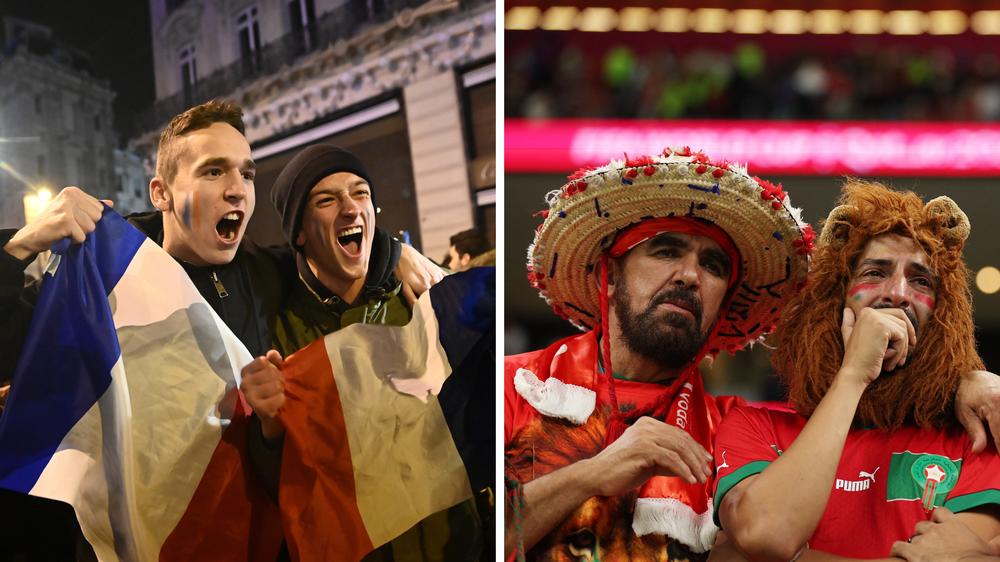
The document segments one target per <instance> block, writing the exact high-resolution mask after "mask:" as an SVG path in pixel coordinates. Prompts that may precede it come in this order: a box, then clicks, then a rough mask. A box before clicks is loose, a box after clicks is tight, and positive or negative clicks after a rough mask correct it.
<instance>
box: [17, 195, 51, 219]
mask: <svg viewBox="0 0 1000 562" xmlns="http://www.w3.org/2000/svg"><path fill="white" fill-rule="evenodd" d="M51 202H52V192H51V191H49V189H48V188H45V187H42V188H39V189H37V190H35V191H34V192H29V193H25V194H24V223H25V224H28V223H30V222H32V221H33V220H35V219H36V218H37V217H38V215H40V214H42V211H44V210H45V208H46V207H48V206H49V203H51Z"/></svg>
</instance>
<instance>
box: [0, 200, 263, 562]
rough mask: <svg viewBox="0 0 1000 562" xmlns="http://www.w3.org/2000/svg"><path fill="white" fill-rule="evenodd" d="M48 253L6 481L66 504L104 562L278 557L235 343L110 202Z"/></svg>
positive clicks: (4, 428)
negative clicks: (78, 237) (70, 242)
mask: <svg viewBox="0 0 1000 562" xmlns="http://www.w3.org/2000/svg"><path fill="white" fill-rule="evenodd" d="M54 259H56V260H58V266H57V267H51V264H50V267H49V272H50V273H46V276H45V279H44V281H43V285H42V289H41V293H40V295H39V299H38V303H37V305H36V308H35V311H34V314H33V317H32V324H31V327H30V330H29V333H28V336H27V339H26V343H25V345H24V347H23V349H22V353H21V360H20V363H19V365H18V368H17V370H16V372H15V374H14V378H13V382H12V390H11V393H10V395H9V397H8V400H7V405H6V409H5V412H4V414H3V417H2V419H0V486H2V487H4V488H7V489H10V490H13V491H17V492H22V493H27V494H32V495H36V496H41V497H45V498H51V499H55V500H61V501H64V502H67V503H69V504H70V505H72V506H73V508H74V510H75V511H76V514H77V518H78V520H79V521H80V526H81V529H82V530H83V533H84V536H85V537H86V539H87V540H88V541H89V542H90V544H91V545H92V546H93V548H94V551H95V553H96V554H97V556H98V558H99V559H100V560H101V561H103V562H107V561H118V560H121V561H132V560H135V561H139V560H142V561H146V560H161V561H174V560H177V561H181V560H223V561H246V560H267V561H268V562H273V560H274V559H275V558H276V554H277V548H278V546H279V544H280V523H279V521H278V519H277V510H276V508H275V507H274V506H273V504H271V503H270V502H269V501H268V500H267V499H266V497H265V496H264V494H263V492H262V490H260V489H259V487H257V486H254V485H251V483H250V480H249V479H250V478H251V476H250V475H249V473H248V472H247V470H246V467H248V466H249V465H248V464H247V463H246V462H245V455H246V453H245V451H246V447H245V445H246V434H247V430H246V419H247V416H248V414H249V408H248V407H247V405H246V403H245V402H244V401H243V399H242V397H241V396H240V394H239V392H238V390H237V389H238V386H239V372H240V368H241V367H242V366H243V365H245V364H246V363H248V362H249V361H250V360H251V358H250V355H249V353H248V352H247V351H246V349H245V348H244V346H243V345H242V344H241V343H240V341H239V340H238V339H237V338H236V337H235V336H234V335H233V334H232V333H231V332H230V330H229V329H228V328H227V327H226V325H225V324H224V323H223V322H222V320H221V319H220V318H219V317H218V316H217V315H216V314H215V312H214V311H213V310H212V309H211V307H210V306H209V305H208V304H207V303H205V301H204V300H203V299H202V297H201V295H199V294H198V291H197V289H195V287H194V285H192V284H191V282H190V280H189V279H188V277H187V275H186V274H185V272H184V270H183V269H182V268H181V267H180V265H178V264H177V263H176V262H175V261H174V259H173V258H171V257H170V256H169V255H168V254H167V253H166V252H164V251H163V250H162V249H161V248H160V247H159V246H157V245H156V244H155V243H153V242H152V241H150V240H148V239H147V238H146V237H145V236H144V235H142V234H141V233H140V232H139V231H138V230H136V229H135V228H133V227H132V226H131V225H129V224H128V223H127V222H125V220H124V219H122V218H121V217H120V216H119V215H117V214H115V213H114V212H112V211H110V210H105V214H104V217H103V218H102V220H101V221H100V222H99V223H98V226H97V229H96V231H95V232H94V233H93V234H91V235H90V236H89V237H88V238H87V241H86V242H85V243H84V244H82V245H78V246H72V247H70V248H69V249H68V250H67V251H66V252H65V253H63V254H62V255H59V256H57V257H56V258H54ZM53 270H54V273H51V272H52V271H53Z"/></svg>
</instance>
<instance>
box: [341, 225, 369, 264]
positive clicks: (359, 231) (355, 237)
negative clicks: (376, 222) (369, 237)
mask: <svg viewBox="0 0 1000 562" xmlns="http://www.w3.org/2000/svg"><path fill="white" fill-rule="evenodd" d="M363 239H364V229H363V228H362V227H361V226H357V225H355V226H349V227H347V228H342V229H340V230H338V231H337V243H338V244H340V247H341V248H343V249H344V252H346V253H347V255H349V256H351V257H357V256H360V255H361V241H362V240H363Z"/></svg>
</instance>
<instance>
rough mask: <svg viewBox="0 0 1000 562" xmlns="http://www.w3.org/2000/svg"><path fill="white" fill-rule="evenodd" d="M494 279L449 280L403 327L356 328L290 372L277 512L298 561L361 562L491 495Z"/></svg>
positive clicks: (293, 362)
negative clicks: (431, 520)
mask: <svg viewBox="0 0 1000 562" xmlns="http://www.w3.org/2000/svg"><path fill="white" fill-rule="evenodd" d="M495 279H496V273H495V269H493V268H476V269H473V270H470V271H469V272H465V273H462V274H456V275H451V276H449V277H447V278H445V280H443V281H442V282H440V283H438V284H437V285H435V286H434V287H433V288H432V289H431V290H430V291H428V292H427V293H425V294H424V295H423V296H421V298H420V299H419V300H418V301H417V303H416V305H415V306H414V309H413V317H412V319H411V321H410V322H409V323H408V324H407V325H406V326H400V327H396V326H382V325H366V324H355V325H351V326H348V327H346V328H344V329H342V330H340V331H338V332H335V333H333V334H330V335H328V336H326V337H325V338H323V339H320V340H317V341H316V342H313V343H312V344H311V345H309V346H307V347H306V348H304V349H302V350H301V351H299V352H297V353H295V354H294V355H292V356H290V357H289V358H288V359H287V360H286V362H285V366H284V367H283V369H282V370H283V372H284V374H285V378H286V386H285V392H286V399H287V401H286V403H285V406H284V408H283V410H282V414H281V416H282V421H283V422H284V424H285V427H286V429H287V433H286V435H285V445H284V453H283V457H282V468H281V484H280V489H279V504H280V506H281V511H282V519H283V521H284V523H285V536H286V539H287V541H288V546H289V552H290V554H291V555H292V559H293V560H297V561H309V560H358V559H360V558H361V557H363V556H364V555H365V554H366V553H368V552H370V551H371V550H373V549H374V548H376V547H378V546H380V545H382V544H384V543H386V542H388V541H390V540H392V539H394V538H395V537H397V536H399V535H400V534H402V533H403V532H405V531H406V530H407V529H409V528H410V527H412V526H413V525H414V524H416V523H417V522H419V521H420V520H422V519H423V518H425V517H427V516H429V515H431V514H433V513H436V512H439V511H441V510H443V509H447V508H449V507H451V506H453V505H456V504H458V503H460V502H462V501H463V500H466V499H468V498H469V497H471V496H472V492H473V490H480V489H482V488H483V487H491V488H492V486H493V485H492V480H493V474H494V471H493V462H494V461H493V460H492V457H493V456H494V452H493V451H494V447H493V442H494V432H493V428H494V423H495V422H494V421H493V420H494V415H493V408H494V406H493V403H494V399H493V396H494V390H493V389H494V384H493V380H494V378H493V369H492V365H493V364H494V361H495V341H494V333H495V328H494V322H495V321H494V308H495V307H494V293H495ZM484 366H486V368H484ZM484 419H486V420H488V422H487V423H480V422H482V421H483V420H484ZM486 532H490V530H489V529H487V530H486Z"/></svg>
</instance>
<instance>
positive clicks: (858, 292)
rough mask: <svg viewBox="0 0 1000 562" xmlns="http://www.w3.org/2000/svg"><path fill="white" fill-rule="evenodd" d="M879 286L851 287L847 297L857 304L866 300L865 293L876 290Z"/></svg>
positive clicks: (869, 284) (871, 284)
mask: <svg viewBox="0 0 1000 562" xmlns="http://www.w3.org/2000/svg"><path fill="white" fill-rule="evenodd" d="M877 287H878V285H876V284H875V283H858V284H857V285H855V286H853V287H851V288H850V289H848V291H847V297H848V298H850V299H851V300H853V301H855V302H857V301H860V300H862V299H864V297H865V295H864V291H867V290H870V289H875V288H877Z"/></svg>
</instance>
